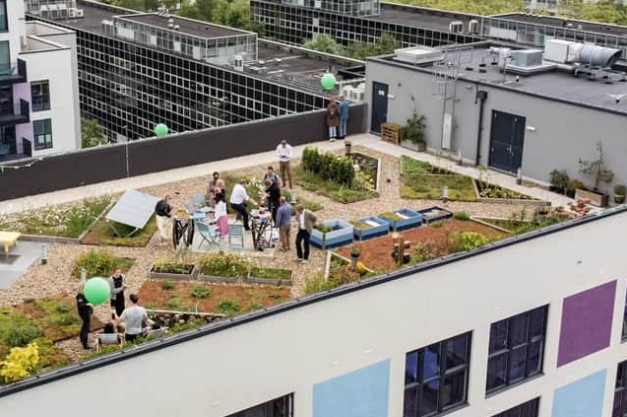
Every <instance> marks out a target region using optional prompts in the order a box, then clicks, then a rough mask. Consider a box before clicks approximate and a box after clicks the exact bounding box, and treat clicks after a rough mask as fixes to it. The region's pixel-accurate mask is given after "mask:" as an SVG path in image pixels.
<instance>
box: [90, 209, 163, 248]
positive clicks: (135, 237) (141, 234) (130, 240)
mask: <svg viewBox="0 0 627 417" xmlns="http://www.w3.org/2000/svg"><path fill="white" fill-rule="evenodd" d="M111 223H113V227H114V228H115V230H117V232H118V233H119V234H120V236H118V235H117V234H116V233H115V231H114V229H113V228H112V227H111V225H110V224H109V221H108V220H106V219H105V218H101V219H99V220H98V221H97V222H96V224H94V226H93V227H92V228H91V229H90V230H89V232H88V233H87V234H86V235H85V236H84V237H83V239H82V240H81V243H82V244H84V245H96V246H129V247H144V246H146V245H147V244H148V242H150V239H151V238H152V235H154V233H155V232H156V231H157V221H156V220H155V217H154V216H153V217H151V218H150V220H149V221H148V223H147V224H146V226H145V227H144V228H143V229H141V230H138V231H136V232H134V228H133V227H131V226H127V225H124V224H120V223H116V222H111ZM133 232H134V233H133ZM131 233H133V234H132V235H130V234H131ZM129 235H130V236H129Z"/></svg>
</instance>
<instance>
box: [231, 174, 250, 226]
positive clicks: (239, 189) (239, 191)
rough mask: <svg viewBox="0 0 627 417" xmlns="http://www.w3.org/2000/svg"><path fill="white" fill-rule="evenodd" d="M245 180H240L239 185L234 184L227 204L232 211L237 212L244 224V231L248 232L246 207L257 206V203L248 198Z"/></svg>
mask: <svg viewBox="0 0 627 417" xmlns="http://www.w3.org/2000/svg"><path fill="white" fill-rule="evenodd" d="M245 185H246V180H241V181H240V182H239V184H235V187H233V191H232V192H231V199H230V200H229V203H230V204H231V207H232V208H233V210H235V211H236V212H237V214H238V215H239V216H240V217H241V218H242V222H243V223H244V230H247V231H248V230H250V226H249V224H248V211H247V210H246V206H247V205H248V203H251V204H253V205H257V202H256V201H255V200H253V199H252V198H250V197H249V196H248V193H247V192H246V187H245Z"/></svg>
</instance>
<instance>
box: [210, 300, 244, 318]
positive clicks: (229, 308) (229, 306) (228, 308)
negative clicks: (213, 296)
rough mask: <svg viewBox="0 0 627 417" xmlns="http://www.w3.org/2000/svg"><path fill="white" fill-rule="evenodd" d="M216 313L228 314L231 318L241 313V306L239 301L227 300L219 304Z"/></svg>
mask: <svg viewBox="0 0 627 417" xmlns="http://www.w3.org/2000/svg"><path fill="white" fill-rule="evenodd" d="M214 311H215V312H216V313H218V314H226V315H228V316H231V315H233V314H236V313H238V312H239V311H240V305H239V303H238V302H237V301H233V300H230V299H228V298H226V299H224V300H222V301H220V304H218V306H217V307H216V308H215V310H214Z"/></svg>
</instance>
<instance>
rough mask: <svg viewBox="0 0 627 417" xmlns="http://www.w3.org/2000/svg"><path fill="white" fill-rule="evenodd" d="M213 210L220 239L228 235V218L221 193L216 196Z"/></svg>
mask: <svg viewBox="0 0 627 417" xmlns="http://www.w3.org/2000/svg"><path fill="white" fill-rule="evenodd" d="M215 210H216V211H215V219H216V225H217V226H218V233H219V234H220V239H222V238H224V236H226V235H228V234H229V218H228V217H227V215H226V202H225V201H224V194H222V193H218V194H216V207H215Z"/></svg>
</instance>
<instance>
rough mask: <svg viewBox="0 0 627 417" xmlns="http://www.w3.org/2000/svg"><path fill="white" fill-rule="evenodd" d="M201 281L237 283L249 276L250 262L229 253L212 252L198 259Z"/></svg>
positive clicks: (198, 271)
mask: <svg viewBox="0 0 627 417" xmlns="http://www.w3.org/2000/svg"><path fill="white" fill-rule="evenodd" d="M196 269H197V276H198V279H199V280H200V281H204V282H216V283H230V284H236V283H238V282H241V281H242V280H244V279H246V278H247V277H248V273H249V271H250V264H249V263H248V262H246V260H244V259H243V258H242V257H240V256H237V255H233V254H229V253H226V254H225V253H212V254H209V255H205V256H203V257H202V258H201V259H199V260H198V261H197V268H196Z"/></svg>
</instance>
